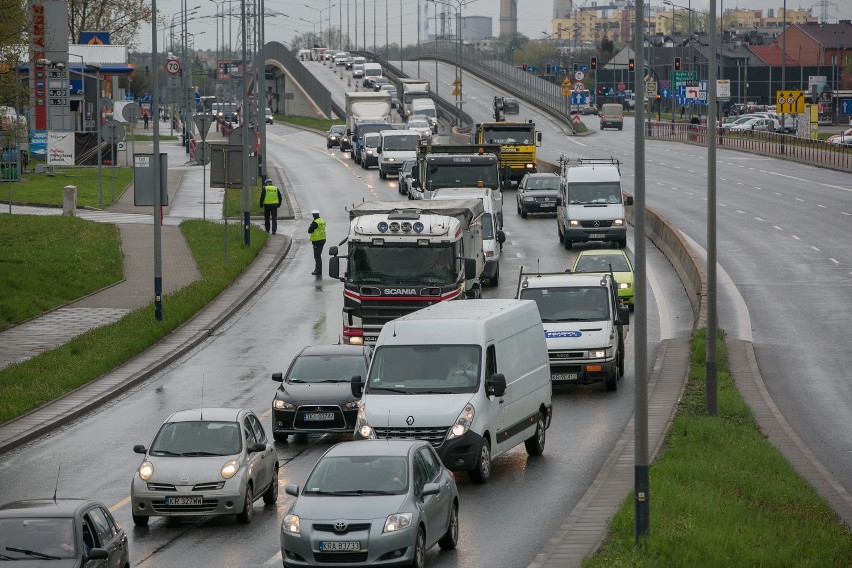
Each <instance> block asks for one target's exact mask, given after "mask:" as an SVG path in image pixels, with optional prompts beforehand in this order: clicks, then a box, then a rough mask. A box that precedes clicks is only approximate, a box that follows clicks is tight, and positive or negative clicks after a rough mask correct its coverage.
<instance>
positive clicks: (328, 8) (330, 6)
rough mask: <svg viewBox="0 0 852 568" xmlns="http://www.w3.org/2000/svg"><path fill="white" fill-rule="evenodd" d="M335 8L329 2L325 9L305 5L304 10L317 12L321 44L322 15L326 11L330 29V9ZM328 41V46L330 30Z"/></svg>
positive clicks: (329, 43)
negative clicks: (308, 9)
mask: <svg viewBox="0 0 852 568" xmlns="http://www.w3.org/2000/svg"><path fill="white" fill-rule="evenodd" d="M335 6H337V4H331V3H330V2H329V5H328V6H327V7H325V8H314V7H313V6H308V5H307V4H305V8H310V9H311V10H314V11H316V12H319V27H320V28H319V35H320V42H322V21H323V17H322V13H323V12H325V11H326V10H328V27H329V28H331V9H332V8H334V7H335ZM373 35H374V36H375V34H373ZM328 40H329V41H328V45H331V30H329V37H328ZM373 41H374V43H375V40H373ZM365 46H366V42H365Z"/></svg>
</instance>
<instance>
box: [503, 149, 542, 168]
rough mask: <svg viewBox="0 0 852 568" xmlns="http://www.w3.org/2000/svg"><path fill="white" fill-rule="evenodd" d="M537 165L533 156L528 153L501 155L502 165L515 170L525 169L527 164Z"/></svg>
mask: <svg viewBox="0 0 852 568" xmlns="http://www.w3.org/2000/svg"><path fill="white" fill-rule="evenodd" d="M531 163H533V164H534V163H535V161H534V160H533V157H532V154H529V153H527V152H511V153H503V154H500V165H501V166H503V165H507V164H508V165H510V166H512V167H515V168H523V167H524V166H525V165H526V164H531Z"/></svg>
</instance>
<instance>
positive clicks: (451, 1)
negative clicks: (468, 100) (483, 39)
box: [430, 0, 476, 125]
mask: <svg viewBox="0 0 852 568" xmlns="http://www.w3.org/2000/svg"><path fill="white" fill-rule="evenodd" d="M430 1H431V2H435V3H436V4H443V5H444V6H447V7H449V8H453V9H455V12H456V81H457V82H458V85H456V87H457V88H458V95H457V103H456V104H457V105H458V115H457V116H456V124H457V125H461V113H462V106H463V105H464V99H463V90H462V67H461V56H462V27H461V10H462V8H463V7H465V6H467V5H468V4H472V3H473V2H476V0H430Z"/></svg>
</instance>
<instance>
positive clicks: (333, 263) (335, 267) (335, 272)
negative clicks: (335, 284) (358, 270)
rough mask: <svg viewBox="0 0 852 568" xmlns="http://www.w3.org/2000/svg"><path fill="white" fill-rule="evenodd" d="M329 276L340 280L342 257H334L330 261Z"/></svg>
mask: <svg viewBox="0 0 852 568" xmlns="http://www.w3.org/2000/svg"><path fill="white" fill-rule="evenodd" d="M328 276H329V278H336V279H338V280H339V279H340V257H337V256H332V257H331V258H329V259H328Z"/></svg>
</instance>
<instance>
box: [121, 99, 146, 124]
mask: <svg viewBox="0 0 852 568" xmlns="http://www.w3.org/2000/svg"><path fill="white" fill-rule="evenodd" d="M121 116H122V117H123V118H124V120H126V121H127V122H133V121H134V120H139V117H140V116H142V114H141V112H140V109H139V105H137V104H136V103H129V104H126V105H124V108H123V109H121Z"/></svg>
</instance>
